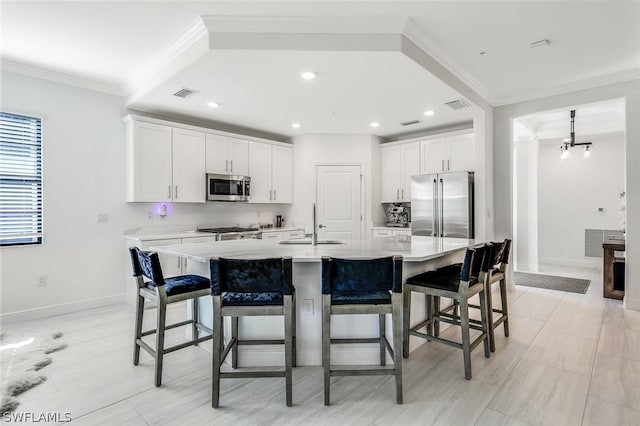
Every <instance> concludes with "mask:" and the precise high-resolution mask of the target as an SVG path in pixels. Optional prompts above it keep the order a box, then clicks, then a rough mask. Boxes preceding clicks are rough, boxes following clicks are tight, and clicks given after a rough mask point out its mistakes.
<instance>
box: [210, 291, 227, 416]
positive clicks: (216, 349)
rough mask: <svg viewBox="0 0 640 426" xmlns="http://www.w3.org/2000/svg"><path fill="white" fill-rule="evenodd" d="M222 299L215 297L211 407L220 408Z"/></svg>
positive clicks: (222, 345)
mask: <svg viewBox="0 0 640 426" xmlns="http://www.w3.org/2000/svg"><path fill="white" fill-rule="evenodd" d="M220 309H221V303H220V297H213V349H212V352H213V355H212V358H213V378H212V380H211V406H212V407H213V408H218V405H219V403H220V362H221V360H222V349H223V347H224V344H223V342H222V339H223V338H224V337H223V333H222V326H223V324H222V315H221V314H220Z"/></svg>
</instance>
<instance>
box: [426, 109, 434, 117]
mask: <svg viewBox="0 0 640 426" xmlns="http://www.w3.org/2000/svg"><path fill="white" fill-rule="evenodd" d="M433 114H435V111H433V110H432V109H430V110H429V111H425V112H424V115H426V116H427V117H431V116H432V115H433Z"/></svg>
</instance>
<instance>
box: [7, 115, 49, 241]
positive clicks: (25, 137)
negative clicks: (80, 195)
mask: <svg viewBox="0 0 640 426" xmlns="http://www.w3.org/2000/svg"><path fill="white" fill-rule="evenodd" d="M24 244H42V120H41V119H39V118H35V117H27V116H24V115H17V114H11V113H6V112H0V246H9V245H24Z"/></svg>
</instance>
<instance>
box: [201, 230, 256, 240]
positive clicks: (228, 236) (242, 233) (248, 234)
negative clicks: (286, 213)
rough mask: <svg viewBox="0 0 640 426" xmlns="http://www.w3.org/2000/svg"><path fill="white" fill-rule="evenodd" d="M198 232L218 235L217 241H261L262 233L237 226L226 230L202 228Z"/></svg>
mask: <svg viewBox="0 0 640 426" xmlns="http://www.w3.org/2000/svg"><path fill="white" fill-rule="evenodd" d="M198 231H199V232H210V233H212V234H218V241H227V240H244V239H248V240H250V239H252V240H259V239H262V232H261V231H260V230H259V229H257V228H241V227H238V226H232V227H228V228H204V229H198Z"/></svg>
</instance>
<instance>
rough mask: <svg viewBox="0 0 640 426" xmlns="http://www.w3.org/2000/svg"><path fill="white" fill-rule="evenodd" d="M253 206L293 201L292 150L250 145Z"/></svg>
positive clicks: (271, 145) (280, 146)
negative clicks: (255, 204) (254, 204)
mask: <svg viewBox="0 0 640 426" xmlns="http://www.w3.org/2000/svg"><path fill="white" fill-rule="evenodd" d="M249 176H251V196H250V201H249V202H250V203H291V202H292V201H293V149H292V148H291V147H288V146H282V145H275V144H268V143H262V142H253V141H251V142H250V143H249Z"/></svg>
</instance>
